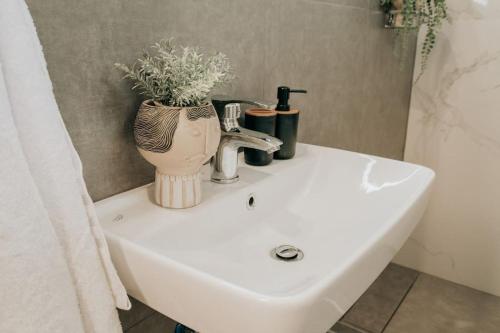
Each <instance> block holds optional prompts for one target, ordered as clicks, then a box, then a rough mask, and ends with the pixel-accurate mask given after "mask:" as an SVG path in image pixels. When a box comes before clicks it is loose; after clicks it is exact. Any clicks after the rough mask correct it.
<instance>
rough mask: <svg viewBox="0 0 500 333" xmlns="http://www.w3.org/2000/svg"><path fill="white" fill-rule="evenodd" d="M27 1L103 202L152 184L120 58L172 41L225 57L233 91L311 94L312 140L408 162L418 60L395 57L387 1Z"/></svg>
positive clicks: (308, 136) (306, 103) (305, 110)
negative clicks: (385, 21)
mask: <svg viewBox="0 0 500 333" xmlns="http://www.w3.org/2000/svg"><path fill="white" fill-rule="evenodd" d="M27 2H28V5H29V7H30V10H31V12H32V15H33V18H34V21H35V24H36V26H37V29H38V33H39V36H40V39H41V41H42V44H43V46H44V52H45V55H46V59H47V62H48V69H49V73H50V76H51V78H52V81H53V84H54V91H55V95H56V98H57V101H58V103H59V106H60V109H61V112H62V115H63V118H64V121H65V123H66V126H67V127H68V130H69V132H70V135H71V137H72V139H73V142H74V144H75V146H76V149H77V150H78V152H79V154H80V156H81V158H82V161H83V166H84V173H85V174H84V175H85V179H86V181H87V185H88V188H89V191H90V193H91V195H92V197H93V199H94V200H99V199H102V198H105V197H108V196H111V195H113V194H115V193H119V192H122V191H125V190H127V189H130V188H133V187H137V186H139V185H142V184H145V183H147V182H150V181H152V179H153V168H152V167H151V166H150V165H148V164H147V163H146V162H145V161H144V160H143V159H142V158H141V157H140V156H139V154H138V153H137V152H136V150H135V147H134V142H133V136H132V130H131V125H132V121H133V119H134V115H135V112H136V109H137V106H138V104H139V102H140V100H139V98H138V97H137V96H135V95H134V93H132V92H130V90H129V88H130V86H129V84H128V83H126V82H122V81H120V76H121V75H120V74H119V73H118V72H117V71H116V70H115V69H114V68H113V63H115V62H117V61H120V62H124V63H131V62H133V61H134V59H135V58H136V57H137V56H139V55H140V53H141V50H142V49H143V48H145V47H147V46H149V45H151V44H152V43H153V42H155V41H157V40H159V39H162V38H166V37H170V36H173V37H175V38H177V40H178V41H179V42H180V43H182V44H185V45H200V46H202V47H204V48H206V49H207V50H219V51H222V52H224V53H226V54H227V55H228V56H229V57H230V59H231V60H232V61H233V63H234V66H235V69H236V74H237V76H238V78H237V79H236V81H235V82H234V84H232V85H231V86H230V87H228V88H227V89H226V91H225V92H227V93H230V94H234V95H238V96H248V97H254V98H260V99H267V100H271V101H274V97H275V88H276V87H277V86H278V85H282V84H286V85H290V86H293V87H300V88H306V89H308V90H309V92H310V93H309V94H308V95H307V96H297V97H296V98H294V99H293V103H294V104H295V106H297V107H299V108H300V109H302V121H301V125H300V140H301V141H303V142H308V143H314V144H320V145H326V146H331V147H340V148H344V149H349V150H354V151H360V152H366V153H372V154H377V155H382V156H387V157H392V158H401V157H402V153H403V147H404V141H405V132H406V122H407V116H408V104H409V96H410V87H411V68H412V63H413V59H407V60H406V61H405V62H404V63H403V64H402V66H400V64H399V60H398V58H397V57H395V56H394V55H393V52H392V45H393V32H391V31H387V30H384V29H382V15H381V13H380V12H379V11H378V8H377V3H378V0H182V1H181V0H177V1H175V0H136V1H121V0H107V1H101V0H87V1H76V0H70V1H68V0H46V1H35V0H28V1H27ZM412 47H413V46H412ZM400 67H401V68H402V69H401V70H400Z"/></svg>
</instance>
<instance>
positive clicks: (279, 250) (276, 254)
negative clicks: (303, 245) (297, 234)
mask: <svg viewBox="0 0 500 333" xmlns="http://www.w3.org/2000/svg"><path fill="white" fill-rule="evenodd" d="M271 257H272V258H274V259H276V260H282V261H299V260H302V258H304V252H302V250H301V249H299V248H297V247H295V246H293V245H280V246H278V247H275V248H274V249H272V250H271Z"/></svg>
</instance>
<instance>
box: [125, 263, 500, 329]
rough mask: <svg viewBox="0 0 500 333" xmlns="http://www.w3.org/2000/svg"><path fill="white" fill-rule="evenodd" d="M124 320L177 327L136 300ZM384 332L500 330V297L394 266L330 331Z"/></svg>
mask: <svg viewBox="0 0 500 333" xmlns="http://www.w3.org/2000/svg"><path fill="white" fill-rule="evenodd" d="M120 318H121V320H122V325H123V329H124V331H125V332H126V333H170V332H173V331H174V327H175V322H174V321H173V320H171V319H169V318H167V317H165V316H163V315H161V314H159V313H157V312H155V311H154V310H152V309H151V308H149V307H147V306H146V305H144V304H142V303H140V302H138V301H136V300H133V310H131V311H120ZM382 332H383V333H499V332H500V297H496V296H492V295H489V294H486V293H482V292H480V291H477V290H474V289H471V288H467V287H464V286H460V285H457V284H455V283H452V282H449V281H445V280H442V279H439V278H436V277H433V276H430V275H427V274H423V273H419V272H416V271H414V270H412V269H408V268H405V267H401V266H398V265H395V264H390V265H389V266H388V267H387V268H386V269H385V270H384V272H383V273H382V274H381V275H380V276H379V278H378V279H377V280H376V281H375V282H374V283H373V284H372V286H371V287H370V288H369V289H368V290H367V291H366V292H365V293H364V294H363V296H361V298H360V299H359V300H358V302H356V304H354V305H353V306H352V308H351V309H350V310H349V311H348V312H347V313H346V314H345V316H344V317H343V318H342V319H341V320H340V321H339V322H338V323H337V324H335V326H334V327H332V329H331V330H330V332H329V333H382ZM264 333H267V332H264ZM269 333H272V332H269Z"/></svg>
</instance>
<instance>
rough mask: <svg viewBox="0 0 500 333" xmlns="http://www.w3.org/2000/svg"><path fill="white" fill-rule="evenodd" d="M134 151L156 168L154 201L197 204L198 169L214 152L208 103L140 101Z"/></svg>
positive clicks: (215, 133) (216, 130) (216, 134)
mask: <svg viewBox="0 0 500 333" xmlns="http://www.w3.org/2000/svg"><path fill="white" fill-rule="evenodd" d="M134 136H135V142H136V145H137V149H138V150H139V152H140V153H141V155H142V156H143V157H144V158H145V159H146V160H147V161H148V162H149V163H151V164H153V165H154V166H156V177H155V200H156V203H157V204H158V205H160V206H162V207H167V208H188V207H193V206H196V205H198V204H199V203H200V202H201V178H200V169H201V167H202V165H203V164H204V163H205V162H207V161H208V160H209V159H210V158H211V157H212V156H213V155H214V154H215V152H216V151H217V147H218V145H219V140H220V125H219V120H218V118H217V114H216V112H215V109H214V107H213V105H212V104H210V103H207V104H205V105H202V106H198V107H169V106H165V105H163V104H160V103H158V102H156V101H152V100H147V101H144V102H143V103H142V104H141V106H140V108H139V112H138V113H137V117H136V119H135V124H134Z"/></svg>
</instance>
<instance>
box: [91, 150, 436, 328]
mask: <svg viewBox="0 0 500 333" xmlns="http://www.w3.org/2000/svg"><path fill="white" fill-rule="evenodd" d="M206 167H207V169H206V170H204V179H205V181H204V182H203V185H202V186H203V196H204V197H203V201H202V203H201V204H200V205H199V206H197V207H194V208H190V209H187V210H168V209H164V208H161V207H159V206H157V205H155V204H154V203H153V199H152V197H153V193H152V190H153V189H152V185H148V186H144V187H141V188H137V189H134V190H131V191H128V192H125V193H122V194H119V195H116V196H114V197H111V198H108V199H105V200H103V201H100V202H98V203H97V210H98V215H99V217H100V221H101V223H102V225H103V228H104V230H105V234H106V237H107V240H108V243H109V247H110V251H111V255H112V258H113V262H114V263H115V265H116V268H117V270H118V273H119V275H120V277H121V279H122V281H123V282H124V284H125V286H126V288H127V290H128V292H129V294H130V295H132V296H133V297H135V298H137V299H139V300H140V301H142V302H144V303H146V304H147V305H149V306H151V307H152V308H154V309H156V310H157V311H159V312H161V313H163V314H165V315H167V316H169V317H171V318H173V319H175V320H177V321H179V322H182V323H183V324H185V325H187V326H189V327H191V328H193V329H195V330H196V331H199V332H201V333H235V332H238V333H256V332H262V333H324V332H326V331H327V330H328V329H329V328H330V327H331V326H332V325H333V324H334V323H335V322H336V321H337V320H338V319H339V318H340V317H341V316H342V315H343V314H344V313H345V312H346V311H347V310H348V309H349V307H350V306H351V305H352V304H353V303H354V302H355V301H356V299H357V298H358V297H359V296H360V295H361V294H362V293H363V292H364V291H365V290H366V289H367V288H368V286H369V285H370V284H371V283H372V282H373V281H374V280H375V278H376V277H377V276H378V275H379V274H380V273H381V271H382V270H383V269H384V267H385V266H386V265H387V264H388V263H389V262H390V260H391V259H392V258H393V256H394V255H395V254H396V252H397V251H398V250H399V248H400V247H401V246H402V245H403V243H404V242H405V241H406V239H407V238H408V236H409V235H410V233H411V231H412V230H413V228H414V227H415V225H416V224H417V223H418V222H419V220H420V218H421V217H422V214H423V212H424V210H425V207H426V205H427V199H428V196H429V190H430V186H431V183H432V181H433V178H434V173H433V171H432V170H430V169H427V168H425V167H422V166H418V165H414V164H409V163H404V162H399V161H393V160H389V159H384V158H379V157H374V156H369V155H363V154H358V153H353V152H347V151H342V150H337V149H330V148H324V147H318V146H310V145H299V146H298V151H297V155H296V157H295V158H294V159H293V160H288V161H274V162H273V163H272V164H271V165H269V166H266V167H251V166H247V165H245V164H244V163H243V162H240V172H239V174H240V181H239V182H238V183H235V184H229V185H220V184H215V183H211V182H210V181H209V180H208V179H209V172H210V170H209V169H208V166H206ZM280 245H291V246H294V247H295V248H298V249H300V250H301V251H302V254H303V258H302V259H301V260H297V258H298V257H295V254H297V253H296V250H295V249H292V250H285V251H282V253H281V255H282V256H285V257H286V256H289V257H292V260H286V261H285V260H280V259H278V258H276V257H275V256H272V251H273V249H275V248H276V247H278V246H280Z"/></svg>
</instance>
